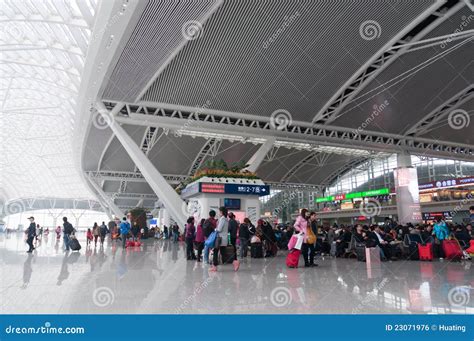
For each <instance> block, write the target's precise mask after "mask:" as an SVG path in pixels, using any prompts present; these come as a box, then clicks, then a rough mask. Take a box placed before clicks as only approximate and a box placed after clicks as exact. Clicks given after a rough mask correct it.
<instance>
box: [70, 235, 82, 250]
mask: <svg viewBox="0 0 474 341" xmlns="http://www.w3.org/2000/svg"><path fill="white" fill-rule="evenodd" d="M69 247H70V248H71V250H72V251H79V250H80V249H81V244H80V243H79V241H78V240H77V239H76V238H75V237H72V238H71V239H70V240H69Z"/></svg>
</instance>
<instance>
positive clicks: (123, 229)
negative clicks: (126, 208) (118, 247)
mask: <svg viewBox="0 0 474 341" xmlns="http://www.w3.org/2000/svg"><path fill="white" fill-rule="evenodd" d="M129 232H130V224H129V223H128V221H127V218H126V217H123V219H122V222H121V223H120V235H121V236H122V248H124V249H125V248H126V247H127V235H128V233H129Z"/></svg>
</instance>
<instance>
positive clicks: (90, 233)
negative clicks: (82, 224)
mask: <svg viewBox="0 0 474 341" xmlns="http://www.w3.org/2000/svg"><path fill="white" fill-rule="evenodd" d="M86 239H87V242H86V246H89V244H90V243H92V240H93V239H94V236H93V234H92V230H91V229H90V228H89V229H87V233H86Z"/></svg>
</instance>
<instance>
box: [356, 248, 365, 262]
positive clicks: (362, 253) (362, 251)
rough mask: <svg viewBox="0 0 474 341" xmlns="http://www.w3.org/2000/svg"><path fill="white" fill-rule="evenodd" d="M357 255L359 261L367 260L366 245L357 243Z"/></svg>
mask: <svg viewBox="0 0 474 341" xmlns="http://www.w3.org/2000/svg"><path fill="white" fill-rule="evenodd" d="M356 255H357V260H358V261H359V262H365V245H364V244H356Z"/></svg>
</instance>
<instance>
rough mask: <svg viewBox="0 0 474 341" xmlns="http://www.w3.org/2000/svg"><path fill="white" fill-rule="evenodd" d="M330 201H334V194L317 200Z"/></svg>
mask: <svg viewBox="0 0 474 341" xmlns="http://www.w3.org/2000/svg"><path fill="white" fill-rule="evenodd" d="M328 201H334V196H329V197H324V198H316V202H328Z"/></svg>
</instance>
